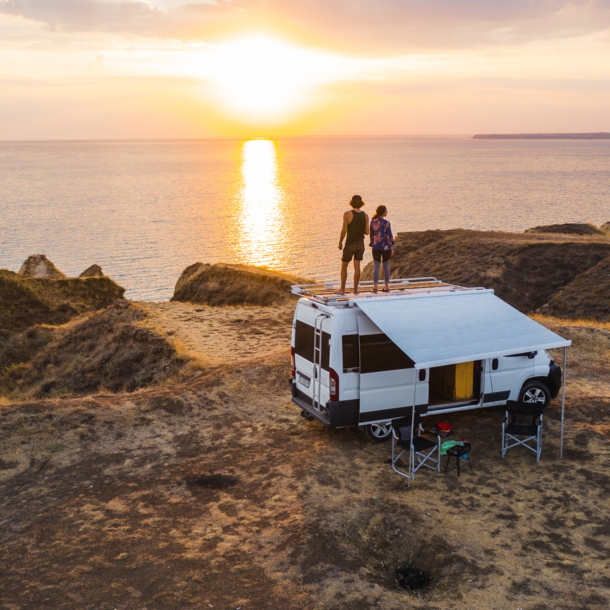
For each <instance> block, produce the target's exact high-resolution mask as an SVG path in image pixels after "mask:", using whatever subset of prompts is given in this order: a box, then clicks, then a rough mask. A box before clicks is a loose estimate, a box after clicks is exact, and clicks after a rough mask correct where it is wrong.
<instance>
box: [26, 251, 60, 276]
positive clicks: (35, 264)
mask: <svg viewBox="0 0 610 610" xmlns="http://www.w3.org/2000/svg"><path fill="white" fill-rule="evenodd" d="M19 275H23V276H24V277H33V278H37V279H45V280H64V279H66V276H65V275H64V274H63V273H62V272H61V271H60V270H59V269H58V268H57V267H56V266H55V265H54V264H53V263H52V262H51V261H50V260H49V259H48V258H47V257H46V256H45V255H44V254H33V255H32V256H28V258H27V260H26V261H25V262H24V263H23V265H21V269H19Z"/></svg>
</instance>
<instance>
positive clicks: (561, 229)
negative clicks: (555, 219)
mask: <svg viewBox="0 0 610 610" xmlns="http://www.w3.org/2000/svg"><path fill="white" fill-rule="evenodd" d="M606 224H607V223H606ZM525 232H526V233H563V234H566V235H605V234H606V233H605V231H603V230H602V229H598V228H597V227H596V226H595V225H592V224H589V223H579V222H566V223H564V224H558V225H543V226H540V227H533V228H532V229H526V230H525Z"/></svg>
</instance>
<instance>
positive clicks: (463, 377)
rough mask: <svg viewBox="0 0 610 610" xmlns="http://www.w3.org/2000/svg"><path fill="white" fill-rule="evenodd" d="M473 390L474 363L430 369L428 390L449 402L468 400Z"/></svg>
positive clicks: (461, 363)
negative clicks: (448, 399)
mask: <svg viewBox="0 0 610 610" xmlns="http://www.w3.org/2000/svg"><path fill="white" fill-rule="evenodd" d="M473 388H474V362H460V364H449V365H447V366H438V367H436V368H432V369H430V389H431V390H432V391H434V392H438V393H439V394H442V395H443V396H446V397H447V398H450V399H451V400H469V399H471V398H472V394H473Z"/></svg>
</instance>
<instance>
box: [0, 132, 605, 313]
mask: <svg viewBox="0 0 610 610" xmlns="http://www.w3.org/2000/svg"><path fill="white" fill-rule="evenodd" d="M354 194H359V195H361V196H362V198H363V199H364V201H365V202H366V206H365V208H364V209H365V211H367V212H368V213H369V214H372V213H373V212H374V210H375V207H376V206H377V205H379V204H384V205H386V206H387V207H388V220H390V221H391V223H392V228H393V230H394V232H395V233H398V232H401V231H414V230H427V229H451V228H457V227H461V228H469V229H493V230H502V231H523V230H525V229H527V228H529V227H533V226H536V225H541V224H551V223H561V222H592V223H594V224H597V225H600V224H602V223H604V222H608V221H610V141H609V140H605V141H604V140H602V141H594V140H555V141H553V140H473V139H471V138H469V137H377V138H373V137H369V138H347V137H346V138H337V137H328V138H321V137H302V138H282V139H278V140H266V139H251V140H238V139H209V140H176V141H70V142H68V141H62V142H0V268H3V269H11V270H13V271H18V270H19V267H20V266H21V263H22V262H23V261H24V260H25V259H26V258H27V257H28V256H29V255H30V254H45V255H46V256H47V257H48V258H49V259H50V260H52V261H53V262H54V263H55V265H56V266H57V267H58V268H59V269H61V270H62V271H63V272H64V273H66V274H67V275H69V276H77V275H79V274H80V273H81V272H82V271H83V270H84V269H86V268H87V267H88V266H89V265H91V264H93V263H97V264H99V265H101V266H102V268H103V270H104V272H105V273H106V274H107V275H109V276H110V277H112V278H113V279H114V280H116V281H117V282H118V283H119V284H121V285H122V286H124V287H125V288H126V289H127V293H126V296H127V297H128V298H131V299H137V300H150V301H163V300H168V299H169V298H170V297H171V296H172V294H173V289H174V285H175V283H176V281H177V279H178V277H179V276H180V273H181V272H182V270H183V269H184V268H185V267H187V266H188V265H190V264H192V263H194V262H197V261H201V262H210V263H213V262H219V261H222V262H227V263H247V264H254V265H265V266H267V267H270V268H273V269H277V270H280V271H286V272H290V273H295V274H299V275H303V276H305V277H312V278H316V279H318V280H321V279H337V278H338V270H339V257H340V252H339V250H338V248H337V242H338V238H339V232H340V229H341V217H342V214H343V212H344V211H345V210H347V209H349V207H348V203H349V200H350V198H351V196H352V195H354ZM370 259H371V257H370V252H369V251H367V254H366V257H365V262H367V261H369V260H370Z"/></svg>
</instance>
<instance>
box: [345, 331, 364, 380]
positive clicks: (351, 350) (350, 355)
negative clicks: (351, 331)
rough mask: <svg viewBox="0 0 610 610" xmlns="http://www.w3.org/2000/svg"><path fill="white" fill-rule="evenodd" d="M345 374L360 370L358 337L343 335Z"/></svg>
mask: <svg viewBox="0 0 610 610" xmlns="http://www.w3.org/2000/svg"><path fill="white" fill-rule="evenodd" d="M342 348H343V349H342V351H343V372H344V373H353V372H354V371H358V370H359V369H360V353H359V349H358V335H343V337H342Z"/></svg>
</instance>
